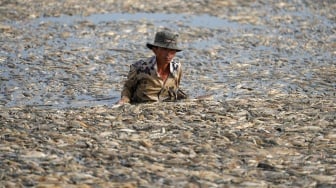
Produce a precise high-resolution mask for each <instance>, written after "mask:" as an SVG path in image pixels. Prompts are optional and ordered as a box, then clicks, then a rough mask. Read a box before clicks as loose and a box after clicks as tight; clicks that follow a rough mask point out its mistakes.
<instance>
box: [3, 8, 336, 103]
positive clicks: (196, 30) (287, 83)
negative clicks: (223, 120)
mask: <svg viewBox="0 0 336 188" xmlns="http://www.w3.org/2000/svg"><path fill="white" fill-rule="evenodd" d="M275 20H276V22H275ZM163 27H165V28H170V29H172V30H174V31H177V32H179V33H180V35H181V46H182V47H183V48H184V49H185V50H184V51H183V52H182V53H180V54H178V56H179V57H180V58H181V59H182V60H183V62H184V69H185V74H184V78H183V81H182V87H183V88H184V89H185V90H186V91H187V92H188V93H189V94H190V95H191V97H196V96H199V95H205V94H212V95H213V96H214V98H215V99H216V100H225V99H228V98H239V97H242V96H243V97H246V96H256V95H260V96H262V97H267V96H268V95H270V94H272V93H278V94H290V93H300V94H302V95H307V96H325V95H331V96H334V95H335V87H336V84H335V77H334V75H335V74H334V73H335V51H334V48H333V47H334V46H333V43H334V42H335V23H334V22H332V21H331V20H328V19H327V18H325V17H322V16H317V15H314V14H312V13H311V12H309V11H308V10H303V11H297V12H288V11H287V12H286V11H280V12H277V13H275V14H274V15H272V16H270V17H265V19H263V20H260V21H259V23H257V24H251V23H241V22H238V21H230V20H227V19H224V18H219V17H214V16H210V15H206V14H203V15H187V14H162V13H135V14H121V13H110V14H93V15H90V16H87V17H84V16H65V15H64V16H59V17H42V18H37V19H35V20H28V21H14V22H7V23H5V24H4V28H7V29H4V31H5V33H4V34H3V35H2V38H3V39H4V40H3V41H4V42H2V43H3V44H2V49H1V52H0V61H1V65H0V66H1V72H0V76H1V94H0V102H1V105H4V106H7V107H13V106H26V105H32V106H51V107H55V108H65V107H80V106H96V105H108V106H111V105H113V103H115V102H116V101H117V100H118V98H119V93H120V90H121V87H122V81H123V80H124V79H125V76H126V74H127V71H128V66H129V64H130V63H132V62H133V61H135V60H137V59H139V58H144V57H147V56H149V55H151V52H150V51H149V50H148V49H146V48H145V47H144V46H145V43H146V42H150V41H152V40H153V33H155V32H156V31H157V30H160V29H161V28H163ZM323 70H327V72H326V73H327V75H329V76H327V77H326V78H321V77H320V76H323V73H324V71H323ZM328 71H330V72H328Z"/></svg>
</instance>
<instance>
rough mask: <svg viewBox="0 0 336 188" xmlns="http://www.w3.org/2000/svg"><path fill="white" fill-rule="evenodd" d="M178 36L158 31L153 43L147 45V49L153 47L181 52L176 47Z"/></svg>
mask: <svg viewBox="0 0 336 188" xmlns="http://www.w3.org/2000/svg"><path fill="white" fill-rule="evenodd" d="M177 39H178V34H176V33H172V32H169V31H159V32H157V33H156V34H155V39H154V43H147V47H148V48H149V49H152V48H153V47H154V46H156V47H162V48H168V49H172V50H176V51H177V52H180V51H182V50H181V49H180V48H179V47H178V46H177Z"/></svg>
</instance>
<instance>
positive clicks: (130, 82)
mask: <svg viewBox="0 0 336 188" xmlns="http://www.w3.org/2000/svg"><path fill="white" fill-rule="evenodd" d="M136 76H137V71H136V68H135V67H134V65H131V66H130V70H129V72H128V75H127V80H126V81H125V83H124V87H123V90H122V92H121V97H122V98H124V99H126V102H130V101H131V99H132V95H133V92H134V89H135V86H136V84H137V83H136V82H137V79H136Z"/></svg>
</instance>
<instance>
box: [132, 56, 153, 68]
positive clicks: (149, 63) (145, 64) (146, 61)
mask: <svg viewBox="0 0 336 188" xmlns="http://www.w3.org/2000/svg"><path fill="white" fill-rule="evenodd" d="M153 58H154V57H150V58H147V59H140V60H138V61H136V62H134V63H133V64H132V66H134V67H138V68H140V67H148V66H152V65H153V64H154V63H153Z"/></svg>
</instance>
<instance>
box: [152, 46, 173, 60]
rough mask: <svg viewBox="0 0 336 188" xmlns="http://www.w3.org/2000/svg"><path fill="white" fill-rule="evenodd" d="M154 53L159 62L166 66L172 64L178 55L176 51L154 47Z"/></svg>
mask: <svg viewBox="0 0 336 188" xmlns="http://www.w3.org/2000/svg"><path fill="white" fill-rule="evenodd" d="M153 51H154V53H155V55H156V59H157V61H159V62H160V63H165V64H168V63H170V62H171V60H172V59H173V58H174V57H175V54H176V50H172V49H168V48H161V47H154V48H153Z"/></svg>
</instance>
